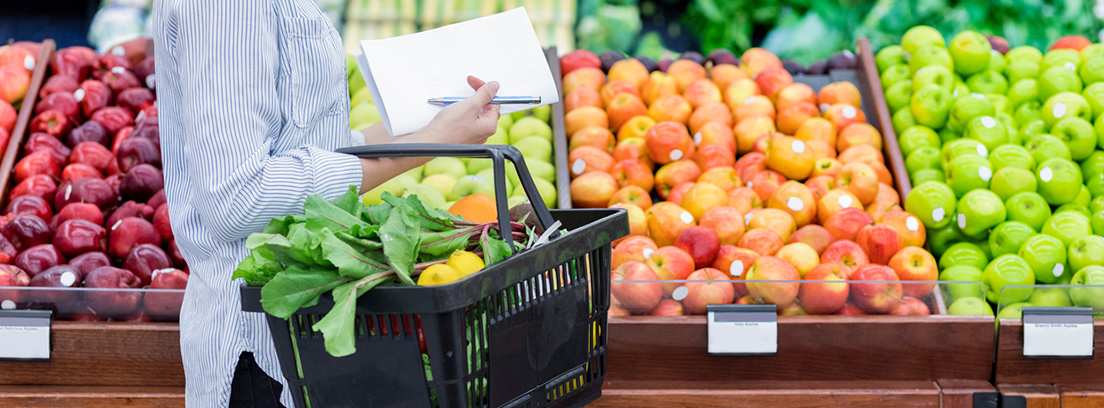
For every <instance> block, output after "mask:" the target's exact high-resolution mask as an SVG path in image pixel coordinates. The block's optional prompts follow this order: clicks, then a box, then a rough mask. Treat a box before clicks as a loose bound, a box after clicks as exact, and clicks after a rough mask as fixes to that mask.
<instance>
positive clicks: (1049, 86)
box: [1037, 67, 1081, 100]
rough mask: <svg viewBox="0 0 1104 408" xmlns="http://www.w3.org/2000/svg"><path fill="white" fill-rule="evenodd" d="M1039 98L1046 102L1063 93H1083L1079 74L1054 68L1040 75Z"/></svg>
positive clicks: (1062, 68) (1061, 68)
mask: <svg viewBox="0 0 1104 408" xmlns="http://www.w3.org/2000/svg"><path fill="white" fill-rule="evenodd" d="M1037 81H1038V82H1039V98H1040V99H1043V100H1046V99H1048V98H1050V97H1051V96H1054V95H1057V94H1059V93H1062V92H1071V93H1073V92H1081V78H1080V77H1078V76H1077V72H1075V71H1070V70H1069V69H1066V68H1064V67H1053V68H1050V69H1048V70H1045V71H1043V73H1042V75H1039V79H1037Z"/></svg>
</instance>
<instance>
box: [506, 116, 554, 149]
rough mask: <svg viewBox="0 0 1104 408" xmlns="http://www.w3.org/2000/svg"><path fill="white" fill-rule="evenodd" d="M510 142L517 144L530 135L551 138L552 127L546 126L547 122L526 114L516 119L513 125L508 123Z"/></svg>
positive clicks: (549, 139)
mask: <svg viewBox="0 0 1104 408" xmlns="http://www.w3.org/2000/svg"><path fill="white" fill-rule="evenodd" d="M509 133H510V144H512V145H515V146H517V143H518V142H520V141H522V140H525V139H527V138H530V137H540V138H542V139H545V140H548V141H551V140H552V127H551V126H548V122H545V121H543V120H540V119H537V118H535V117H532V116H526V117H523V118H521V119H518V120H517V121H516V122H514V124H513V125H510V132H509Z"/></svg>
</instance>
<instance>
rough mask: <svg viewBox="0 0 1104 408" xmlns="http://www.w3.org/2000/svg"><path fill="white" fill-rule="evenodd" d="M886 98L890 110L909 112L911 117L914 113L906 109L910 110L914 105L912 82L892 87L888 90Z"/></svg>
mask: <svg viewBox="0 0 1104 408" xmlns="http://www.w3.org/2000/svg"><path fill="white" fill-rule="evenodd" d="M885 97H886V104H887V105H889V109H890V110H892V111H897V112H899V111H905V110H908V111H909V115H910V117H911V115H912V111H911V110H909V109H906V108H909V106H910V104H911V103H912V81H909V80H904V81H900V82H897V83H895V84H893V85H890V86H889V87H888V88H886V92H885ZM913 121H914V122H915V120H913Z"/></svg>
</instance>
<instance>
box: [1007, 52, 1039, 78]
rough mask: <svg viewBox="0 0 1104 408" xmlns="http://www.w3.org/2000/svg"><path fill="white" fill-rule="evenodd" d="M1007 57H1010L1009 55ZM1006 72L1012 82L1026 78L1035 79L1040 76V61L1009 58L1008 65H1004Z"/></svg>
mask: <svg viewBox="0 0 1104 408" xmlns="http://www.w3.org/2000/svg"><path fill="white" fill-rule="evenodd" d="M1005 57H1006V59H1008V58H1007V56H1005ZM1004 73H1005V75H1008V81H1009V82H1011V83H1016V82H1019V81H1023V80H1025V79H1035V78H1038V77H1039V62H1038V61H1026V60H1013V59H1008V65H1007V66H1005V67H1004Z"/></svg>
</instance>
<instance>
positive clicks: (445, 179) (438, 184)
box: [422, 174, 456, 197]
mask: <svg viewBox="0 0 1104 408" xmlns="http://www.w3.org/2000/svg"><path fill="white" fill-rule="evenodd" d="M422 184H425V185H427V186H430V187H433V188H435V189H437V191H438V192H440V193H441V196H442V197H447V196H448V195H449V193H450V192H452V187H454V186H456V179H455V178H452V176H450V175H448V174H434V175H432V176H429V177H426V178H424V179H422Z"/></svg>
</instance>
